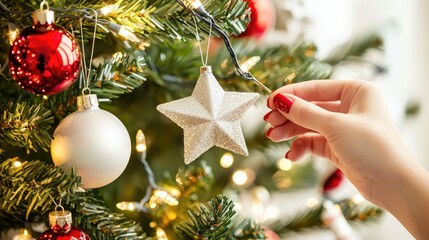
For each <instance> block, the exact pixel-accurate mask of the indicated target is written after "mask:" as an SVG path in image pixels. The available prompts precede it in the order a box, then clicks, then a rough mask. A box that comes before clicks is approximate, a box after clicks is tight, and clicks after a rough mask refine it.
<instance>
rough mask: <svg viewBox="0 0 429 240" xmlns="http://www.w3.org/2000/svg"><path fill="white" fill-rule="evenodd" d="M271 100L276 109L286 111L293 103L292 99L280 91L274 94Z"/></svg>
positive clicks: (287, 111)
mask: <svg viewBox="0 0 429 240" xmlns="http://www.w3.org/2000/svg"><path fill="white" fill-rule="evenodd" d="M273 102H274V106H276V108H277V109H279V110H280V111H283V112H286V113H289V111H290V108H291V107H292V104H293V101H292V99H290V98H288V97H286V96H285V95H283V94H280V93H279V94H277V95H276V96H274V99H273Z"/></svg>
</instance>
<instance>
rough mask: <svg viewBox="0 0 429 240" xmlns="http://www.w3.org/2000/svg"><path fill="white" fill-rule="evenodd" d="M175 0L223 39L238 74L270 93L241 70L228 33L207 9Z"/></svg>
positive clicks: (246, 72) (247, 72)
mask: <svg viewBox="0 0 429 240" xmlns="http://www.w3.org/2000/svg"><path fill="white" fill-rule="evenodd" d="M176 1H177V2H178V3H179V5H181V6H182V7H184V8H185V9H187V10H188V11H190V12H191V13H192V14H193V15H194V16H195V17H198V19H200V20H201V21H203V22H204V23H206V24H207V25H210V26H212V27H211V28H213V31H214V32H216V33H217V34H218V35H219V36H220V37H221V38H222V39H223V41H224V42H225V46H226V49H227V50H228V52H229V55H230V56H231V60H232V63H233V64H234V66H235V70H236V72H237V74H238V75H240V76H241V77H242V78H244V79H245V80H250V81H252V82H254V83H256V84H257V85H259V86H260V87H262V88H263V89H264V90H265V91H266V92H268V93H270V94H271V92H272V91H271V90H270V89H269V88H268V87H267V86H265V85H264V84H263V83H261V82H260V81H259V80H258V79H256V78H255V76H253V75H252V74H251V73H250V72H249V71H243V69H241V66H240V63H239V62H238V59H237V54H236V53H235V50H234V48H233V47H232V44H231V41H230V40H229V37H228V35H227V34H226V33H225V31H224V30H223V29H222V28H221V27H220V26H219V25H217V24H216V22H215V20H214V18H213V16H211V15H210V14H208V13H207V11H205V9H204V7H202V6H200V7H199V8H198V9H196V10H195V11H194V10H193V9H192V8H190V7H189V6H188V5H186V4H185V3H184V2H183V1H182V0H176Z"/></svg>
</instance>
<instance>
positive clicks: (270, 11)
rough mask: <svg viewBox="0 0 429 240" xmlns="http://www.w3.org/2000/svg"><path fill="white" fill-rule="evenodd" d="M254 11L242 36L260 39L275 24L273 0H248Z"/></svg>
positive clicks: (251, 9)
mask: <svg viewBox="0 0 429 240" xmlns="http://www.w3.org/2000/svg"><path fill="white" fill-rule="evenodd" d="M247 1H248V2H249V8H250V11H251V12H252V13H251V15H250V22H249V25H248V26H247V28H246V31H244V32H243V33H242V34H240V37H250V38H255V39H259V38H261V37H262V36H264V34H265V33H266V32H267V30H269V29H270V28H272V27H273V26H274V23H275V15H276V12H275V10H274V7H273V3H272V0H247Z"/></svg>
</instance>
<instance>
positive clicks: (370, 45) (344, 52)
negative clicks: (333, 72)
mask: <svg viewBox="0 0 429 240" xmlns="http://www.w3.org/2000/svg"><path fill="white" fill-rule="evenodd" d="M382 46H383V40H382V39H381V37H380V36H378V35H371V36H369V37H366V38H364V39H360V40H357V41H354V42H353V41H351V42H348V43H346V44H343V45H340V46H338V47H337V48H335V49H334V50H333V51H332V53H331V55H330V56H329V57H328V58H327V59H325V60H324V62H327V63H329V64H331V65H335V64H338V63H339V62H341V61H343V60H346V59H347V58H350V57H361V56H363V55H364V54H365V53H366V52H367V51H368V50H369V49H374V48H375V49H380V48H381V47H382Z"/></svg>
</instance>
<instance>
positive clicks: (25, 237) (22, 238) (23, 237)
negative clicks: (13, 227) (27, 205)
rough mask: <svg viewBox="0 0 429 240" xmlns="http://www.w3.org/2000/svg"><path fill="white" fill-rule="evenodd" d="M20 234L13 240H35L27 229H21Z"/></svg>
mask: <svg viewBox="0 0 429 240" xmlns="http://www.w3.org/2000/svg"><path fill="white" fill-rule="evenodd" d="M20 233H21V234H18V235H16V236H14V237H13V238H12V240H34V238H32V237H31V235H30V233H29V232H28V231H27V229H24V230H22V229H21V231H20Z"/></svg>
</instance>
